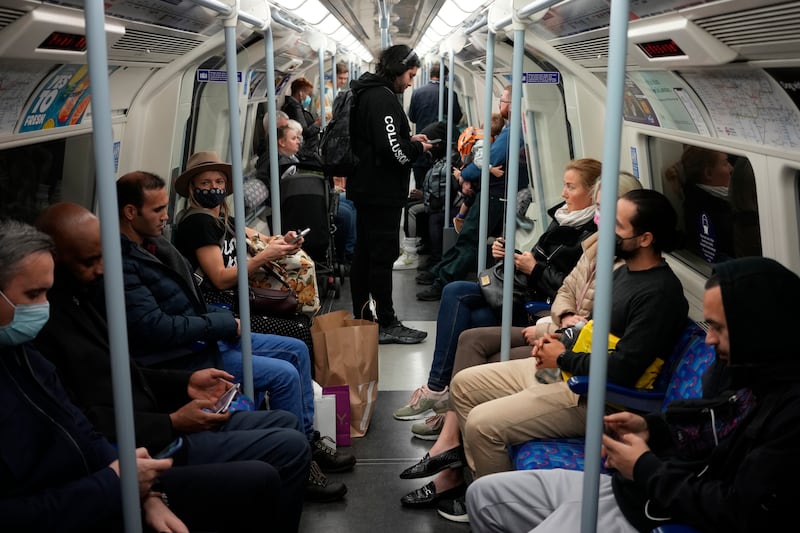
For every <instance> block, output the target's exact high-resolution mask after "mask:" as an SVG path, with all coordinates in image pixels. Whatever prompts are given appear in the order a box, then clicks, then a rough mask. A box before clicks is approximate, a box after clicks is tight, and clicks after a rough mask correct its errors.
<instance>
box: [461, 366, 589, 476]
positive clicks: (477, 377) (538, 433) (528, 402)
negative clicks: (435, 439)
mask: <svg viewBox="0 0 800 533" xmlns="http://www.w3.org/2000/svg"><path fill="white" fill-rule="evenodd" d="M450 405H451V407H452V408H453V409H454V410H455V411H456V414H457V415H458V423H459V426H460V429H461V434H462V439H463V442H464V451H465V452H466V456H467V463H468V464H469V466H470V468H471V469H472V470H473V472H475V475H476V477H480V476H484V475H486V474H492V473H495V472H503V471H507V470H511V460H510V459H509V456H508V450H507V447H508V446H509V445H513V444H521V443H523V442H526V441H528V440H531V439H537V438H538V439H541V438H562V437H579V436H582V435H584V433H585V431H586V405H585V403H584V402H581V401H580V397H579V396H578V395H577V394H575V393H573V392H572V391H570V390H569V388H568V387H567V384H566V383H565V382H563V381H559V382H556V383H550V384H544V383H541V382H539V380H537V379H536V362H535V361H534V359H533V358H531V357H528V358H526V359H518V360H513V361H505V362H502V363H489V364H486V365H480V366H475V367H471V368H466V369H464V370H462V371H461V372H459V373H458V374H456V375H455V377H454V378H453V381H452V383H451V384H450Z"/></svg>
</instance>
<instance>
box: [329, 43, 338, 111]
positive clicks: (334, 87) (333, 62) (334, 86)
mask: <svg viewBox="0 0 800 533" xmlns="http://www.w3.org/2000/svg"><path fill="white" fill-rule="evenodd" d="M338 85H339V80H337V79H336V52H333V56H332V57H331V89H332V90H333V93H332V94H331V98H336V91H337V89H338V88H339V87H338ZM331 105H333V100H331Z"/></svg>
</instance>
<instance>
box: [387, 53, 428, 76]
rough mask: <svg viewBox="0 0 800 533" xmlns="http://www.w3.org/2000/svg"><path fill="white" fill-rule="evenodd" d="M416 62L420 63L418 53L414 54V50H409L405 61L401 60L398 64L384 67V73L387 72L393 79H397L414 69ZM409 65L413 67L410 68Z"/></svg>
mask: <svg viewBox="0 0 800 533" xmlns="http://www.w3.org/2000/svg"><path fill="white" fill-rule="evenodd" d="M387 59H388V58H387ZM415 60H416V62H419V59H418V58H417V54H416V52H414V49H413V48H409V49H408V54H406V56H405V57H404V58H403V59H401V60H400V61H399V62H397V63H391V64H389V65H386V66H384V67H383V70H384V72H386V74H387V75H388V76H390V77H392V78H397V77H398V76H400V75H402V74H403V73H404V72H405V71H407V70H409V69H410V68H413V65H414V63H415ZM409 64H411V65H412V66H409Z"/></svg>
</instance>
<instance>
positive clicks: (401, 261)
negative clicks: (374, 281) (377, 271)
mask: <svg viewBox="0 0 800 533" xmlns="http://www.w3.org/2000/svg"><path fill="white" fill-rule="evenodd" d="M418 265H419V257H418V256H417V253H416V252H413V253H411V252H408V251H407V250H403V251H402V252H400V257H398V258H397V261H395V262H394V264H393V265H392V270H411V269H412V268H413V269H416V268H417V266H418Z"/></svg>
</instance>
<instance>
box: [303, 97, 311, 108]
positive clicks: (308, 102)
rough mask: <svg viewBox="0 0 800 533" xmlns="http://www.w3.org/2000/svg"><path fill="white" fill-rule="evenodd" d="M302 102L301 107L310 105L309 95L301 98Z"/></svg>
mask: <svg viewBox="0 0 800 533" xmlns="http://www.w3.org/2000/svg"><path fill="white" fill-rule="evenodd" d="M302 103H303V107H308V106H310V105H311V97H310V96H306V97H305V98H303V102H302Z"/></svg>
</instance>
